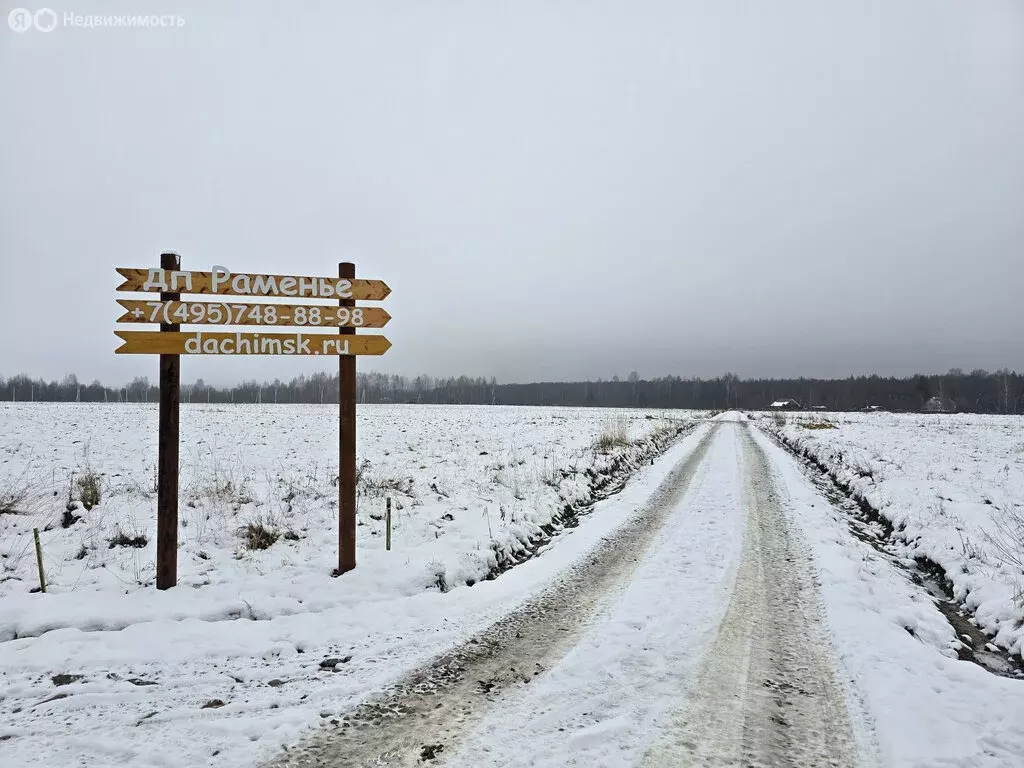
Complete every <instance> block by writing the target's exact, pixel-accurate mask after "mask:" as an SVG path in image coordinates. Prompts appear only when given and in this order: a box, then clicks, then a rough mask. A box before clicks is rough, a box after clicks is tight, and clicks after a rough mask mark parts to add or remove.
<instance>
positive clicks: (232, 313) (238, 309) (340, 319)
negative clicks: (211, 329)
mask: <svg viewBox="0 0 1024 768" xmlns="http://www.w3.org/2000/svg"><path fill="white" fill-rule="evenodd" d="M117 303H118V304H120V305H121V306H122V307H123V308H124V310H125V311H124V314H123V315H121V316H120V317H119V318H117V321H116V322H118V323H164V324H166V325H298V326H305V327H310V328H383V327H384V326H385V325H387V323H388V320H390V319H391V315H389V314H388V313H387V311H386V310H385V309H384V308H383V307H335V306H324V305H322V304H268V303H256V302H249V303H245V304H241V303H238V304H234V303H231V302H229V301H142V300H140V299H118V300H117Z"/></svg>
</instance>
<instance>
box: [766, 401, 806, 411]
mask: <svg viewBox="0 0 1024 768" xmlns="http://www.w3.org/2000/svg"><path fill="white" fill-rule="evenodd" d="M768 409H769V410H771V411H799V410H800V403H798V402H797V401H796V400H793V399H789V400H776V401H775V402H774V403H772V404H771V405H769V406H768Z"/></svg>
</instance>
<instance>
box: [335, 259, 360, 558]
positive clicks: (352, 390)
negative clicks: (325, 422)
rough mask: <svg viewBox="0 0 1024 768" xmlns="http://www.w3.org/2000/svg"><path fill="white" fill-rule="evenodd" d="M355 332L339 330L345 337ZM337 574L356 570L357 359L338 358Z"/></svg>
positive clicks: (350, 302)
mask: <svg viewBox="0 0 1024 768" xmlns="http://www.w3.org/2000/svg"><path fill="white" fill-rule="evenodd" d="M355 276H356V265H355V264H352V263H351V262H347V261H346V262H342V263H341V264H338V277H340V278H342V279H347V280H352V279H354V278H355ZM355 305H356V302H355V299H339V300H338V306H341V307H354V306H355ZM355 332H356V329H355V328H339V329H338V333H340V334H341V335H342V336H349V335H354V334H355ZM338 438H339V439H338V573H339V574H342V573H347V572H348V571H351V570H352V569H353V568H355V567H356V358H355V355H340V356H339V357H338Z"/></svg>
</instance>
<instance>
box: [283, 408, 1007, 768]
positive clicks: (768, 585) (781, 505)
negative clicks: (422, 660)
mask: <svg viewBox="0 0 1024 768" xmlns="http://www.w3.org/2000/svg"><path fill="white" fill-rule="evenodd" d="M734 419H735V420H733V421H728V420H726V421H720V422H718V423H716V424H715V425H713V426H712V427H710V428H708V429H707V431H706V432H705V433H704V434H703V436H702V437H699V438H694V440H693V441H692V443H691V447H690V449H688V451H687V452H686V453H684V454H680V453H679V452H670V454H669V457H667V458H666V460H674V461H676V462H677V463H676V464H675V466H674V467H673V468H672V470H671V472H669V473H668V474H667V475H665V479H664V480H663V481H662V482H661V484H660V485H659V486H658V487H657V489H656V490H655V491H654V492H653V493H652V494H651V495H650V497H649V499H648V500H647V501H646V503H644V504H642V505H640V506H639V508H638V509H637V510H636V512H635V514H634V515H633V516H632V517H631V518H630V519H629V520H628V521H626V522H624V523H623V524H622V525H621V526H620V527H619V528H618V529H617V530H615V531H614V532H612V533H611V534H610V535H608V536H607V537H605V538H604V539H603V540H602V541H601V542H600V543H599V544H598V545H597V546H596V547H595V548H594V549H593V550H591V552H590V553H589V554H588V555H587V556H585V557H582V558H579V559H578V560H577V561H576V562H574V563H572V564H571V565H570V566H569V567H568V568H567V569H566V570H565V571H563V573H562V574H561V575H560V576H559V577H558V578H556V579H555V580H554V581H553V582H552V583H551V584H550V586H549V587H548V588H547V589H546V590H544V591H543V592H541V593H540V594H538V595H537V596H535V597H534V598H533V599H531V600H530V601H529V602H527V603H525V604H524V605H522V606H520V607H519V608H518V609H517V610H516V611H514V612H513V613H511V614H509V615H508V616H506V617H505V618H503V619H501V620H499V621H498V622H497V623H495V624H494V625H492V626H491V627H490V628H488V629H487V630H485V631H483V632H482V633H480V634H479V635H477V636H475V637H473V638H472V639H470V640H469V641H468V642H466V643H465V644H463V645H460V646H459V647H457V648H456V649H454V650H452V651H451V652H449V653H446V654H444V655H442V656H440V657H439V658H436V659H434V660H433V661H432V662H431V663H429V664H427V665H425V666H423V667H422V668H421V669H420V670H418V671H417V672H415V673H413V674H411V675H408V676H407V677H406V678H405V679H403V680H402V681H401V682H400V683H398V684H397V685H395V686H394V687H392V688H391V689H389V690H388V691H387V692H385V693H383V694H381V695H379V696H377V697H375V698H374V699H372V700H369V701H366V702H364V703H363V704H362V705H360V706H359V707H358V708H357V709H355V710H353V711H350V712H348V713H347V714H345V715H343V716H342V717H341V718H340V721H339V725H338V727H335V728H333V729H332V728H325V729H324V730H321V731H319V732H317V733H316V734H314V735H313V736H311V737H310V738H308V739H307V740H306V741H305V742H304V743H302V744H300V745H299V746H297V747H295V748H293V749H291V750H289V751H287V752H286V753H285V754H283V755H282V756H281V757H280V758H279V759H277V760H275V761H273V763H272V764H273V765H275V766H307V765H323V766H362V765H389V766H413V765H423V764H429V763H432V764H435V765H449V766H459V767H460V768H469V767H470V766H566V765H579V766H681V765H693V766H740V765H742V766H793V767H794V768H802V767H804V766H806V767H807V768H818V767H819V766H822V767H823V766H874V765H892V766H901V767H902V766H934V765H945V766H957V765H964V766H967V765H972V766H974V765H986V766H989V765H990V766H1006V767H1007V768H1009V767H1010V766H1020V765H1024V758H1022V757H1021V755H1024V750H1022V749H1021V748H1022V747H1024V729H1022V726H1020V725H1018V724H1017V719H1019V718H1017V719H1015V718H1014V717H1013V716H1012V711H1013V710H1014V708H1017V709H1016V711H1017V712H1018V713H1019V712H1021V711H1024V710H1021V709H1019V707H1020V706H1024V689H1021V686H1020V684H1019V683H1017V682H1016V681H1009V680H1005V679H1002V678H995V677H994V676H991V675H989V674H988V673H986V672H984V671H983V670H980V669H979V668H977V667H975V666H973V665H969V664H964V663H963V662H957V661H955V660H954V659H950V658H948V657H947V655H944V654H943V653H942V652H941V650H942V649H941V648H940V647H939V646H940V645H941V643H932V644H931V645H929V644H928V643H926V642H924V641H922V640H921V639H919V638H918V637H915V636H914V635H913V633H908V632H907V631H906V629H905V627H904V626H901V625H900V620H899V619H898V618H897V619H894V618H893V617H894V615H909V613H911V612H915V611H916V613H917V614H918V615H919V618H920V619H921V620H922V621H932V620H934V621H937V622H939V623H940V624H941V622H942V619H941V615H940V614H938V611H937V610H936V609H935V607H934V604H931V603H929V601H928V598H927V597H924V596H922V595H919V594H917V593H915V592H914V591H913V589H912V585H910V584H909V582H908V581H907V580H906V579H905V578H904V577H903V576H901V575H899V574H898V573H896V572H895V571H894V570H893V569H891V567H890V566H889V565H888V564H887V563H886V562H885V561H884V560H881V559H880V558H878V557H877V555H875V554H874V553H873V552H872V551H871V550H870V548H869V547H866V545H863V544H862V543H861V542H858V541H857V540H856V539H855V538H854V537H853V536H852V535H851V534H850V533H849V531H848V530H846V529H845V528H844V526H843V523H842V520H841V518H840V513H838V512H836V511H835V510H834V509H832V508H831V507H830V506H829V505H828V504H827V502H825V501H824V500H823V499H822V498H821V497H820V496H818V495H816V492H815V491H814V489H813V487H812V486H811V485H810V484H809V483H808V481H807V480H806V478H804V477H803V476H802V475H801V474H800V471H799V469H798V468H797V466H796V464H795V463H794V462H793V461H792V459H791V458H790V457H788V456H787V455H786V454H785V453H784V452H782V451H781V450H780V449H778V448H777V447H776V446H774V445H772V444H771V443H770V442H768V441H767V440H766V439H765V438H764V437H763V436H762V435H759V434H756V433H755V431H754V430H753V429H752V428H751V427H750V425H749V424H747V423H746V422H745V421H743V420H741V418H740V417H738V416H737V417H734ZM551 554H554V552H552V553H551ZM851 564H855V566H856V572H855V573H851V572H849V569H847V570H844V568H846V567H847V566H849V565H851ZM880 591H884V593H885V598H884V599H882V600H878V599H875V596H876V595H877V594H879V592H880ZM872 603H881V605H874V606H873V607H872V606H871V604H872ZM851 606H854V610H852V611H851V609H850V608H851ZM929 606H930V611H931V613H929ZM852 614H856V615H852ZM932 614H934V615H932ZM935 626H936V627H938V626H939V625H938V624H936V625H935ZM935 634H936V635H941V630H940V629H936V630H935ZM866 646H870V647H871V648H872V649H873V651H865V647H866ZM883 657H884V658H885V659H886V661H887V662H888V664H886V665H881V664H880V663H879V659H880V658H883ZM1014 686H1016V687H1014ZM942 693H945V694H946V695H947V698H949V697H950V696H955V697H958V698H957V700H956V701H955V702H950V706H949V708H947V709H944V706H946V705H945V704H944V700H942V701H940V700H939V699H937V698H936V697H937V695H938V694H942ZM990 696H991V697H999V700H998V701H993V700H990V699H989V697H990ZM907 697H911V698H910V699H909V700H908V698H907ZM908 701H913V702H915V707H914V708H913V711H912V712H909V713H908V711H907V704H908ZM1006 706H1010V707H1011V716H1009V717H1000V716H998V715H993V714H992V710H993V709H994V710H1001V709H1002V708H1003V707H1006ZM986 712H987V713H988V714H986Z"/></svg>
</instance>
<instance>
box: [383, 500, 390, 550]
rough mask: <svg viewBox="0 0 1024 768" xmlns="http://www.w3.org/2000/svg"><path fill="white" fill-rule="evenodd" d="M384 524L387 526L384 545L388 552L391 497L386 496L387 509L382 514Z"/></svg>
mask: <svg viewBox="0 0 1024 768" xmlns="http://www.w3.org/2000/svg"><path fill="white" fill-rule="evenodd" d="M384 525H385V526H386V527H387V533H386V534H385V536H384V547H385V549H387V551H388V552H390V551H391V497H390V496H388V511H387V512H386V513H385V514H384Z"/></svg>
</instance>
